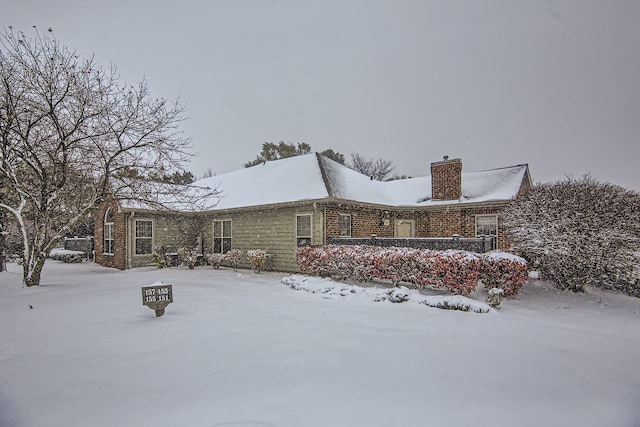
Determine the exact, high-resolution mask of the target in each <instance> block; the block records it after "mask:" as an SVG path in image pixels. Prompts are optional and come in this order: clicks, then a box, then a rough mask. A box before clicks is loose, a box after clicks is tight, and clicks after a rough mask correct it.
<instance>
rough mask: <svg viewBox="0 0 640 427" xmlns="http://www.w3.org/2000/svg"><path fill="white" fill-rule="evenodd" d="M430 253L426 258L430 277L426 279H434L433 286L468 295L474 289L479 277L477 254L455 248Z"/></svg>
mask: <svg viewBox="0 0 640 427" xmlns="http://www.w3.org/2000/svg"><path fill="white" fill-rule="evenodd" d="M431 255H432V257H431V259H429V260H428V261H429V267H430V269H431V271H430V274H429V276H430V277H428V278H427V279H426V280H434V279H435V283H432V285H434V287H436V288H439V289H446V290H448V291H449V292H451V293H454V294H456V295H469V294H470V293H471V292H473V291H475V290H476V288H477V287H478V279H479V278H480V258H479V257H478V256H477V255H475V254H473V253H471V252H465V251H456V250H448V251H444V252H436V251H433V252H432V253H431ZM423 280H425V279H423ZM427 284H428V282H427Z"/></svg>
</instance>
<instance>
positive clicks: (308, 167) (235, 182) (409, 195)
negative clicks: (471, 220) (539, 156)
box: [193, 153, 527, 210]
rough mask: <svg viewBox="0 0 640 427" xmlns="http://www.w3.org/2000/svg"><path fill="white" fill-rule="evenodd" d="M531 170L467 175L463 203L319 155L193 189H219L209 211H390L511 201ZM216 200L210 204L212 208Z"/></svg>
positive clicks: (419, 184)
mask: <svg viewBox="0 0 640 427" xmlns="http://www.w3.org/2000/svg"><path fill="white" fill-rule="evenodd" d="M526 173H527V165H518V166H512V167H507V168H502V169H494V170H487V171H480V172H469V173H463V174H462V193H463V196H462V198H461V199H460V200H444V201H443V200H439V201H433V200H431V177H428V176H427V177H420V178H408V179H401V180H394V181H386V182H381V181H375V180H371V179H370V178H369V177H367V176H365V175H362V174H360V173H359V172H356V171H354V170H352V169H350V168H348V167H346V166H344V165H342V164H340V163H337V162H335V161H333V160H331V159H328V158H326V157H324V156H321V155H319V154H316V153H311V154H306V155H302V156H295V157H289V158H286V159H280V160H275V161H269V162H265V163H263V164H259V165H257V166H252V167H249V168H244V169H240V170H237V171H233V172H229V173H226V174H222V175H216V176H212V177H209V178H204V179H201V180H199V181H196V182H194V183H193V186H197V187H204V188H207V187H208V188H211V189H214V188H217V189H218V190H219V191H220V196H221V197H220V199H219V200H217V204H216V205H215V206H214V207H213V208H211V209H210V210H222V209H233V208H242V207H248V206H262V205H270V204H278V203H290V202H298V201H304V200H322V199H328V198H336V199H344V200H351V201H356V202H361V203H371V204H378V205H386V206H415V207H417V206H432V205H433V206H435V205H446V204H459V203H477V202H487V201H499V200H509V199H511V198H512V197H514V196H515V195H517V194H518V191H519V189H520V185H521V183H522V180H523V179H524V178H525V176H526ZM214 203H216V201H213V200H211V201H210V203H209V205H210V206H212V205H213V204H214Z"/></svg>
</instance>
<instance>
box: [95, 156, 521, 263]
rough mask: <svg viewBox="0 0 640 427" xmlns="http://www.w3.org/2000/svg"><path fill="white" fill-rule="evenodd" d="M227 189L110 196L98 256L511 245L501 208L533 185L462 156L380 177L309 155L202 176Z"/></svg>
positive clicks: (277, 255) (287, 255) (98, 218)
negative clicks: (407, 243) (418, 243)
mask: <svg viewBox="0 0 640 427" xmlns="http://www.w3.org/2000/svg"><path fill="white" fill-rule="evenodd" d="M194 185H197V186H199V187H210V188H214V187H217V188H220V190H221V197H220V198H219V200H217V201H216V203H217V204H216V205H215V207H213V208H211V209H207V210H200V211H187V210H185V209H179V208H177V209H174V210H163V211H160V210H155V209H151V208H148V207H147V208H145V207H144V206H141V205H135V204H131V203H130V202H127V201H118V200H113V199H110V200H108V201H106V202H105V203H103V204H102V205H101V206H100V207H99V208H98V209H97V210H96V212H95V224H96V225H95V251H96V255H95V260H96V262H97V263H99V264H102V265H105V266H109V267H115V268H119V269H127V268H132V267H138V266H144V265H149V264H152V263H153V256H152V253H153V250H154V248H156V247H159V246H161V245H164V246H167V247H169V249H170V250H176V249H177V248H178V247H181V246H186V247H197V248H199V250H200V251H201V252H202V253H210V252H226V251H227V250H229V249H230V248H236V249H240V250H243V251H246V250H250V249H264V250H265V251H267V253H268V254H270V256H269V258H270V261H269V264H270V268H271V269H274V270H279V271H289V272H294V271H297V270H298V269H297V265H296V262H295V249H296V247H298V246H301V245H307V244H312V245H321V244H326V243H327V242H328V241H329V239H330V238H341V237H343V238H344V237H353V238H357V237H370V236H371V235H372V234H376V235H377V236H378V237H417V238H420V237H451V236H452V235H454V234H457V235H459V236H460V237H477V236H480V235H492V236H495V243H496V246H497V248H500V249H506V248H507V247H508V242H507V240H506V237H505V235H504V232H503V230H502V228H501V217H500V212H501V210H502V209H503V208H504V207H505V206H506V205H507V204H508V203H509V201H510V200H511V199H512V198H513V197H514V196H517V195H518V194H520V193H522V192H525V191H527V189H529V188H530V187H531V185H532V182H531V177H530V174H529V168H528V166H527V165H526V164H525V165H516V166H511V167H506V168H501V169H493V170H487V171H479V172H468V173H463V171H462V161H461V160H460V159H451V160H450V159H448V158H447V157H445V158H444V159H443V160H442V161H438V162H434V163H432V164H431V176H427V177H419V178H409V179H403V180H396V181H388V182H380V181H375V180H372V179H370V178H369V177H366V176H364V175H362V174H360V173H358V172H355V171H353V170H351V169H349V168H347V167H346V166H344V165H341V164H339V163H337V162H334V161H333V160H330V159H328V158H326V157H323V156H321V155H319V154H316V153H312V154H308V155H303V156H297V157H291V158H287V159H281V160H277V161H272V162H266V163H264V164H262V165H257V166H253V167H251V168H245V169H241V170H238V171H234V172H230V173H227V174H223V175H219V176H213V177H210V178H205V179H203V180H200V181H198V182H196V183H194Z"/></svg>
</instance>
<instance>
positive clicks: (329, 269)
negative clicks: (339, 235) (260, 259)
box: [296, 245, 371, 281]
mask: <svg viewBox="0 0 640 427" xmlns="http://www.w3.org/2000/svg"><path fill="white" fill-rule="evenodd" d="M367 252H368V250H367V247H366V246H346V245H345V246H342V245H327V246H304V247H301V248H298V249H297V251H296V255H297V262H298V266H299V267H300V270H301V271H302V272H303V273H308V274H313V275H316V276H320V277H331V278H332V279H335V280H360V281H363V280H365V279H366V278H369V280H370V279H371V274H370V272H369V271H368V269H367V264H369V263H370V262H371V261H370V260H367V259H368V256H367Z"/></svg>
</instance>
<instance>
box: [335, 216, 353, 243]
mask: <svg viewBox="0 0 640 427" xmlns="http://www.w3.org/2000/svg"><path fill="white" fill-rule="evenodd" d="M346 221H348V222H346ZM343 226H346V227H347V228H348V230H347V231H345V230H344V228H343ZM351 233H352V217H351V214H338V237H351Z"/></svg>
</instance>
